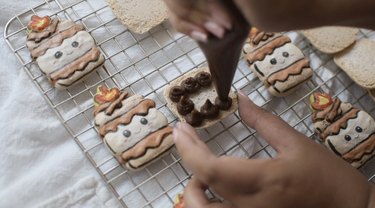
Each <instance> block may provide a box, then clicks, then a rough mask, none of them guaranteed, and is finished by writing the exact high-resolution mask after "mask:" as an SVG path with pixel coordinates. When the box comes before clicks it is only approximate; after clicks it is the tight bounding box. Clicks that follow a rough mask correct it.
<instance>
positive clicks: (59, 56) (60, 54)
mask: <svg viewBox="0 0 375 208" xmlns="http://www.w3.org/2000/svg"><path fill="white" fill-rule="evenodd" d="M62 55H63V53H62V52H61V51H57V52H56V53H55V58H57V59H58V58H61V56H62Z"/></svg>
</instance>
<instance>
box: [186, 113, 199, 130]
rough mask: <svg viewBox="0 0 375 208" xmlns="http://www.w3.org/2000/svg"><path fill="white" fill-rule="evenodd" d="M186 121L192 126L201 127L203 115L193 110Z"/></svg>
mask: <svg viewBox="0 0 375 208" xmlns="http://www.w3.org/2000/svg"><path fill="white" fill-rule="evenodd" d="M185 120H186V122H187V123H188V124H190V125H192V126H194V127H195V126H200V125H201V124H202V122H203V115H202V114H201V113H200V112H199V111H197V110H193V111H192V112H191V113H189V114H187V115H186V116H185Z"/></svg>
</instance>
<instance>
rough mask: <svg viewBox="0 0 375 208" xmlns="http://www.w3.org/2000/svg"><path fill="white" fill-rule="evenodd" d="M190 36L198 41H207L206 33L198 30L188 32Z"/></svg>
mask: <svg viewBox="0 0 375 208" xmlns="http://www.w3.org/2000/svg"><path fill="white" fill-rule="evenodd" d="M190 37H191V38H193V39H194V40H196V41H199V42H204V43H205V42H207V34H205V33H202V32H200V31H193V32H191V33H190Z"/></svg>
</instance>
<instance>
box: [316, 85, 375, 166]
mask: <svg viewBox="0 0 375 208" xmlns="http://www.w3.org/2000/svg"><path fill="white" fill-rule="evenodd" d="M310 103H311V108H312V109H313V111H314V112H313V115H312V120H313V123H314V127H315V131H316V133H317V134H318V135H319V137H320V139H321V140H322V141H323V142H324V144H325V145H326V146H327V148H328V149H330V150H331V151H332V152H334V153H335V154H336V155H338V156H340V157H342V158H343V159H344V160H345V161H347V162H348V163H350V164H351V165H352V166H354V167H356V168H359V167H360V166H362V165H363V164H364V163H365V162H366V161H368V160H369V159H370V158H371V157H373V156H374V155H375V121H374V119H373V118H372V117H371V116H370V115H369V114H368V113H366V112H364V111H362V110H360V109H358V108H355V107H353V106H352V105H351V104H350V103H343V102H341V100H340V99H338V98H332V97H331V96H329V95H328V94H325V93H318V92H316V93H314V94H312V95H311V96H310Z"/></svg>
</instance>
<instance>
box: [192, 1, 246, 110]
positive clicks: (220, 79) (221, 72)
mask: <svg viewBox="0 0 375 208" xmlns="http://www.w3.org/2000/svg"><path fill="white" fill-rule="evenodd" d="M221 3H222V4H223V5H224V8H226V9H227V10H228V13H229V14H230V16H231V20H232V29H231V30H230V31H226V34H225V35H224V37H223V38H222V39H218V38H215V37H213V36H212V35H211V36H210V37H209V38H208V41H207V42H206V43H203V42H199V43H198V44H199V47H200V48H201V49H202V51H203V53H204V55H205V56H206V59H207V62H208V66H209V68H210V72H211V75H212V79H213V82H214V85H215V88H216V91H217V93H218V97H219V99H220V100H221V101H219V102H218V103H222V102H225V104H227V105H228V104H230V105H231V102H229V101H228V99H230V98H229V97H228V94H229V91H230V87H231V85H232V81H233V77H234V74H235V71H236V68H237V64H238V59H239V57H240V54H241V51H242V47H243V44H244V42H245V40H246V38H247V36H248V31H249V29H250V25H249V24H248V23H247V21H246V19H245V18H244V16H243V15H242V14H241V11H239V10H238V8H237V7H236V5H234V3H233V1H224V0H222V1H221Z"/></svg>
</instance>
